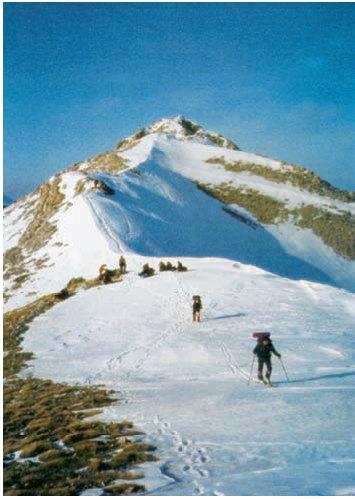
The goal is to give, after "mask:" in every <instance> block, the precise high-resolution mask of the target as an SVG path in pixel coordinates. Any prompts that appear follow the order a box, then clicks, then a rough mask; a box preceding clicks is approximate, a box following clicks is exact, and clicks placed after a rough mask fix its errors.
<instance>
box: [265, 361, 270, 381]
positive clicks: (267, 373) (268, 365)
mask: <svg viewBox="0 0 355 499" xmlns="http://www.w3.org/2000/svg"><path fill="white" fill-rule="evenodd" d="M265 364H266V374H265V376H266V378H267V379H270V376H271V372H272V366H271V359H268V360H266V361H265Z"/></svg>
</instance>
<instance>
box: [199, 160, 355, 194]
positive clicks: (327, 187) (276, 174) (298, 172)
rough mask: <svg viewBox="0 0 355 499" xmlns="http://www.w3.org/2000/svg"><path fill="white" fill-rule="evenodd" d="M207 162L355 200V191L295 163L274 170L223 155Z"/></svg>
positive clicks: (310, 190) (317, 192)
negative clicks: (343, 188)
mask: <svg viewBox="0 0 355 499" xmlns="http://www.w3.org/2000/svg"><path fill="white" fill-rule="evenodd" d="M207 163H211V164H220V165H223V166H224V168H225V169H226V170H227V171H231V172H236V173H240V172H250V173H252V174H253V175H258V176H260V177H264V178H266V179H268V180H271V181H273V182H277V183H287V182H289V183H290V184H291V185H293V186H295V187H299V188H301V189H305V190H307V191H309V192H314V193H316V194H319V195H321V196H328V197H330V198H332V199H338V200H340V201H345V202H352V201H355V192H350V191H346V190H342V189H338V188H336V187H333V186H332V185H331V184H330V183H329V182H326V181H325V180H323V179H322V178H321V177H319V176H318V175H316V174H315V173H314V172H312V171H311V170H309V169H308V168H303V167H300V166H295V165H292V166H291V167H290V166H286V164H284V166H283V167H282V166H281V167H280V169H279V170H274V169H272V168H269V167H267V166H262V165H258V164H256V163H250V162H244V161H235V162H233V163H231V162H228V161H226V160H225V159H224V158H223V157H215V158H210V159H208V160H207Z"/></svg>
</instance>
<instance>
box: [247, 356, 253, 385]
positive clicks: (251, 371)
mask: <svg viewBox="0 0 355 499" xmlns="http://www.w3.org/2000/svg"><path fill="white" fill-rule="evenodd" d="M254 361H255V355H253V362H252V363H251V368H250V374H249V379H248V385H250V380H251V375H252V374H253V367H254Z"/></svg>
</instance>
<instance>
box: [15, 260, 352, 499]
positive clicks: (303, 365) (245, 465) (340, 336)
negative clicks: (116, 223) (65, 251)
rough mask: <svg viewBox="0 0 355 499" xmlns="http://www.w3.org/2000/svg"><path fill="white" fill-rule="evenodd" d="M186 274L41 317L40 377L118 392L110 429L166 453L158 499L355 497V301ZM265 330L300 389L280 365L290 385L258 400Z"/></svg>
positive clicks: (221, 270) (298, 285)
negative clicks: (258, 344)
mask: <svg viewBox="0 0 355 499" xmlns="http://www.w3.org/2000/svg"><path fill="white" fill-rule="evenodd" d="M183 262H184V263H185V264H187V265H188V267H189V269H190V271H189V272H187V273H184V274H176V273H171V272H167V273H162V274H159V275H157V276H155V277H152V278H149V279H141V278H139V277H138V276H136V275H135V274H134V273H130V274H128V275H127V276H126V278H125V280H124V281H123V282H122V283H120V284H114V285H109V286H105V287H101V288H95V289H92V290H90V291H87V292H82V293H79V294H78V295H76V296H74V297H73V298H71V299H70V300H68V301H66V302H63V303H62V304H59V305H56V306H55V307H54V308H53V309H52V310H51V311H50V312H48V313H46V314H45V315H43V316H41V317H38V318H37V319H36V320H35V321H34V322H33V324H32V325H31V326H30V329H29V331H28V332H27V333H26V335H25V341H24V349H25V350H29V351H33V352H34V353H35V354H36V359H35V360H34V361H33V365H32V367H30V368H29V370H28V373H29V372H30V373H33V374H34V375H36V376H41V377H50V378H52V379H55V380H60V381H67V382H70V383H75V382H79V383H93V384H98V383H99V384H104V385H105V386H107V387H109V388H113V389H114V390H117V391H118V397H119V399H120V402H119V403H118V405H117V406H113V407H111V408H109V409H107V411H106V413H105V416H104V417H105V418H106V419H107V420H110V419H113V420H115V419H117V418H123V417H127V418H132V419H133V420H134V421H135V422H136V423H137V424H138V425H139V426H140V427H141V428H142V429H143V430H144V431H146V432H147V434H148V436H149V439H150V440H151V441H152V442H153V443H155V444H156V445H157V446H158V454H159V456H160V461H159V462H158V463H153V464H151V465H149V466H145V471H146V478H145V479H144V480H143V483H144V484H145V485H148V487H149V493H150V494H153V495H196V494H197V495H199V494H206V495H220V494H235V495H333V494H339V495H351V494H353V493H354V492H355V489H354V479H355V474H354V461H355V452H354V451H355V446H354V435H353V429H352V426H353V425H352V422H353V420H354V390H355V385H354V375H355V359H354V349H353V346H354V336H353V333H354V327H355V312H354V311H355V300H354V296H353V295H351V294H350V293H347V292H345V291H343V290H338V289H335V288H333V287H329V286H325V285H321V284H317V283H310V282H307V281H303V280H299V281H292V280H289V279H285V278H281V277H278V276H276V275H274V274H271V273H268V272H265V271H263V270H261V269H257V268H256V267H252V266H250V265H243V264H238V263H236V262H233V261H230V260H223V259H214V258H198V259H190V258H185V259H184V260H183ZM152 263H153V264H157V263H158V260H157V259H152ZM128 265H129V267H131V265H132V262H131V258H129V259H128ZM195 293H199V294H201V295H202V299H203V304H204V309H203V322H202V323H200V324H193V323H192V322H191V311H190V300H191V295H192V294H195ZM255 330H269V331H272V336H273V339H274V343H275V346H276V348H277V349H279V351H280V352H281V353H282V355H283V360H284V363H285V365H286V367H287V370H288V372H289V375H290V378H291V382H290V383H285V377H284V374H283V371H282V369H281V365H280V363H279V361H278V360H277V359H275V360H274V373H273V380H274V381H275V382H276V383H277V384H278V386H277V387H276V388H274V389H269V388H264V387H263V386H261V385H259V384H257V383H255V382H252V384H251V385H250V386H249V387H248V385H247V379H248V375H249V369H250V364H251V359H252V355H251V351H252V348H253V346H254V343H253V340H252V339H251V334H252V332H253V331H255ZM254 375H255V371H254ZM96 492H99V491H96Z"/></svg>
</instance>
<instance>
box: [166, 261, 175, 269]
mask: <svg viewBox="0 0 355 499" xmlns="http://www.w3.org/2000/svg"><path fill="white" fill-rule="evenodd" d="M166 270H176V268H175V267H174V266H173V264H172V263H171V262H166Z"/></svg>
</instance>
